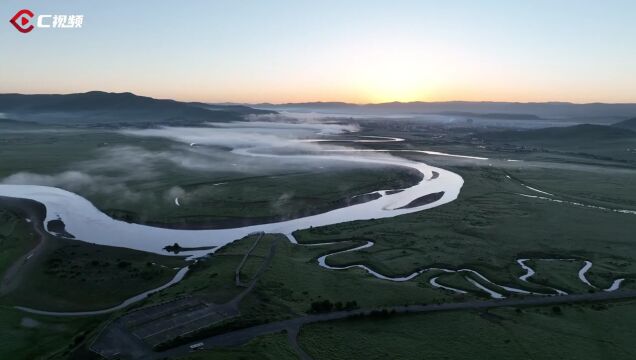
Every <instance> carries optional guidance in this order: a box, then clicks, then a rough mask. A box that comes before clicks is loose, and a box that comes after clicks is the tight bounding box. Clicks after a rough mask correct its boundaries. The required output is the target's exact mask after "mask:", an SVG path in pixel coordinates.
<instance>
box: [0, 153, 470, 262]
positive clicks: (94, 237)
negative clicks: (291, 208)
mask: <svg viewBox="0 0 636 360" xmlns="http://www.w3.org/2000/svg"><path fill="white" fill-rule="evenodd" d="M379 151H381V152H386V151H387V150H379ZM235 153H237V154H240V155H244V156H265V157H281V158H301V159H303V160H305V161H321V160H331V161H334V160H335V161H343V162H350V163H365V164H376V165H378V166H400V167H406V168H411V169H413V170H416V171H418V172H419V173H421V174H422V180H421V181H420V182H419V183H417V184H416V185H414V186H411V187H409V188H406V189H403V190H402V191H400V192H390V191H387V190H392V189H380V190H378V191H377V193H378V194H379V195H380V197H379V198H377V199H375V200H372V201H368V202H365V203H361V204H354V205H350V206H347V207H343V208H339V209H335V210H331V211H328V212H325V213H321V214H317V215H312V216H307V217H302V218H297V219H293V220H287V221H280V222H274V223H269V224H260V225H252V226H245V227H238V228H231V229H210V230H182V229H166V228H159V227H153V226H147V225H140V224H133V223H128V222H125V221H120V220H115V219H113V218H111V217H109V216H108V215H106V214H104V213H103V212H101V211H100V210H99V209H97V208H96V207H95V206H94V205H93V204H92V203H91V202H90V201H88V200H87V199H85V198H83V197H82V196H80V195H77V194H75V193H72V192H69V191H66V190H63V189H59V188H55V187H49V186H37V185H0V196H8V197H15V198H24V199H31V200H35V201H37V202H40V203H42V204H44V206H46V210H47V213H46V220H45V225H46V223H48V222H49V221H51V220H58V219H59V220H62V221H63V222H64V224H65V226H66V231H67V232H68V233H70V234H71V235H73V236H74V237H75V239H78V240H82V241H86V242H90V243H96V244H100V245H108V246H118V247H125V248H130V249H135V250H143V251H149V252H153V253H157V254H167V252H166V251H165V250H163V248H164V247H165V246H166V245H171V244H174V243H178V244H179V245H180V246H181V247H187V248H196V247H210V246H214V247H217V249H218V248H219V247H221V246H223V245H225V244H228V243H230V242H232V241H234V240H237V239H240V238H243V237H245V236H247V235H249V234H251V233H254V232H266V233H282V234H286V235H289V234H291V233H293V232H294V231H296V230H302V229H307V228H310V227H318V226H325V225H333V224H338V223H343V222H349V221H356V220H369V219H379V218H387V217H393V216H398V215H403V214H408V213H414V212H417V211H422V210H425V209H430V208H433V207H436V206H439V205H442V204H446V203H448V202H450V201H453V200H455V199H456V198H457V196H458V195H459V191H460V189H461V187H462V185H463V179H462V178H461V177H460V176H459V175H457V174H455V173H452V172H450V171H447V170H444V169H439V168H435V167H431V166H429V165H427V164H424V163H421V162H415V161H410V160H407V159H403V158H398V157H391V156H382V157H377V158H376V157H373V156H371V157H367V156H361V155H351V156H347V155H343V154H335V153H330V154H329V155H272V154H262V153H253V152H250V151H249V150H245V149H243V150H240V151H235ZM369 155H372V154H369ZM441 155H444V154H441ZM436 193H443V195H442V196H441V197H439V198H438V199H437V200H435V201H431V202H429V203H424V204H419V203H418V204H417V206H413V207H408V208H404V206H407V205H408V204H410V203H411V202H412V201H414V200H416V199H418V198H420V197H423V196H426V195H429V194H436ZM45 228H46V227H45ZM211 251H213V250H198V251H191V252H185V253H187V254H188V255H192V256H202V255H205V254H207V253H210V252H211Z"/></svg>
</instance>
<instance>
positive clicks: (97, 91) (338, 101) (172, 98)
mask: <svg viewBox="0 0 636 360" xmlns="http://www.w3.org/2000/svg"><path fill="white" fill-rule="evenodd" d="M87 93H106V94H132V95H135V96H140V97H148V98H152V99H156V100H173V101H179V102H184V103H187V102H201V103H206V104H210V105H247V106H254V105H272V106H282V105H295V104H343V105H355V106H365V105H385V104H414V103H424V104H427V103H428V104H431V103H510V104H550V103H552V104H572V105H600V104H603V105H636V99H635V100H634V101H633V102H604V101H593V102H574V101H563V100H543V101H521V100H516V101H511V100H413V101H399V100H394V101H386V102H348V101H342V100H329V101H325V100H304V101H297V102H270V101H260V102H238V101H222V100H221V101H209V100H179V99H178V98H176V97H168V98H164V97H154V96H150V95H143V94H140V93H134V92H132V91H106V90H88V91H76V92H58V93H44V92H42V93H40V92H26V93H22V92H6V93H0V95H74V94H87Z"/></svg>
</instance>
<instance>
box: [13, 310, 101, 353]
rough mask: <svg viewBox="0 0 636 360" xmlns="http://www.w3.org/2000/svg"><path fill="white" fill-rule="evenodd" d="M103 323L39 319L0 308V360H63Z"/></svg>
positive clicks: (96, 318)
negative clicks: (51, 359)
mask: <svg viewBox="0 0 636 360" xmlns="http://www.w3.org/2000/svg"><path fill="white" fill-rule="evenodd" d="M104 320H105V318H104V317H85V318H63V317H50V316H39V315H32V314H25V313H24V312H22V311H19V310H16V309H12V308H9V307H6V306H0V334H2V336H0V358H2V359H15V360H22V359H24V360H32V359H49V358H58V359H66V358H67V357H68V355H69V353H70V351H71V349H73V348H75V347H76V346H78V345H80V344H81V343H82V342H83V341H84V340H85V339H86V338H87V337H89V336H91V334H92V333H94V331H95V330H96V329H97V328H98V326H99V324H100V323H101V322H102V321H104Z"/></svg>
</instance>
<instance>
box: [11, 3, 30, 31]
mask: <svg viewBox="0 0 636 360" xmlns="http://www.w3.org/2000/svg"><path fill="white" fill-rule="evenodd" d="M34 16H35V14H33V12H32V11H31V10H27V9H22V10H20V11H18V12H17V13H16V14H15V15H13V17H12V18H11V20H9V22H11V24H13V26H15V28H16V29H18V31H19V32H21V33H28V32H29V31H31V30H33V25H29V22H30V21H31V19H32V18H33V17H34ZM27 25H28V26H27Z"/></svg>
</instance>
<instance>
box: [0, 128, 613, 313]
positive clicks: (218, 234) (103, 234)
mask: <svg viewBox="0 0 636 360" xmlns="http://www.w3.org/2000/svg"><path fill="white" fill-rule="evenodd" d="M318 141H323V140H313V139H310V140H307V142H318ZM331 141H333V140H331ZM341 141H343V142H344V141H349V142H397V141H403V139H399V138H383V137H367V138H366V139H361V140H341ZM190 145H191V146H193V144H190ZM327 151H328V152H329V153H328V155H276V154H268V153H257V152H255V151H254V149H250V148H242V149H235V150H233V152H234V153H235V154H238V155H243V156H252V157H254V156H256V157H269V158H294V159H303V160H306V161H319V160H330V161H342V162H352V163H364V164H375V165H378V166H400V167H406V168H410V169H413V170H416V171H417V172H419V173H420V174H421V175H422V180H421V181H420V182H419V183H417V184H416V185H414V186H411V187H409V188H405V189H399V191H397V190H398V189H395V190H378V191H376V192H375V193H377V194H378V195H379V197H378V198H377V199H374V200H371V201H368V202H365V203H361V204H354V205H350V206H346V207H343V208H339V209H335V210H331V211H328V212H325V213H322V214H317V215H312V216H307V217H302V218H297V219H292V220H287V221H281V222H275V223H269V224H260V225H252V226H245V227H238V228H232V229H211V230H178V229H166V228H158V227H152V226H147V225H140V224H134V223H127V222H124V221H120V220H115V219H112V218H110V217H109V216H107V215H106V214H104V213H103V212H101V211H100V210H99V209H97V208H96V207H95V206H94V205H93V204H92V203H90V202H89V201H88V200H86V199H85V198H83V197H81V196H80V195H77V194H74V193H72V192H69V191H66V190H63V189H59V188H55V187H48V186H37V185H0V196H7V197H14V198H24V199H31V200H35V201H37V202H40V203H42V204H43V205H44V206H45V207H46V210H47V213H46V219H45V221H44V223H45V225H46V224H47V223H48V222H49V221H52V220H62V221H63V222H64V224H65V230H66V232H67V233H69V234H71V235H73V237H74V238H75V239H78V240H82V241H88V242H91V243H96V244H100V245H108V246H119V247H125V248H130V249H135V250H142V251H148V252H153V253H157V254H163V255H166V253H165V251H164V250H163V248H164V247H165V246H166V245H171V244H173V243H175V242H178V243H179V245H180V246H182V247H184V248H201V247H212V246H213V247H215V248H214V250H197V251H190V252H184V253H187V254H188V255H190V258H191V259H194V258H196V257H199V256H203V255H206V254H208V253H210V252H213V251H216V250H218V249H219V248H221V247H222V246H224V245H226V244H228V243H230V242H232V241H235V240H237V239H241V238H243V237H245V236H247V235H249V234H252V233H255V232H265V233H282V234H285V235H287V237H288V238H289V240H290V242H292V243H297V241H296V240H295V238H294V237H293V235H292V233H293V232H295V231H297V230H303V229H308V228H310V227H321V226H327V225H333V224H338V223H343V222H351V221H357V220H369V219H378V218H387V217H394V216H398V215H403V214H408V213H414V212H418V211H422V210H426V209H430V208H433V207H436V206H440V205H442V204H446V203H448V202H451V201H453V200H455V199H456V198H457V196H458V195H459V192H460V189H461V187H462V185H463V179H462V178H461V177H460V176H459V175H457V174H455V173H453V172H450V171H447V170H444V169H440V168H436V167H432V166H429V165H427V164H424V163H421V162H415V161H411V160H407V159H403V158H397V157H381V158H376V157H365V156H360V154H358V155H352V156H347V155H340V154H336V153H338V152H340V153H344V152H356V153H388V152H415V153H424V154H429V155H438V156H451V157H460V158H467V159H474V160H487V159H486V158H482V157H475V156H465V155H455V154H446V153H441V152H435V151H426V150H385V149H379V150H372V149H339V150H327ZM221 184H223V183H219V184H217V185H221ZM526 187H527V186H526ZM528 188H529V189H531V190H534V191H536V192H540V193H544V192H542V191H540V190H537V189H533V188H530V187H528ZM435 194H441V195H440V196H439V197H438V198H436V199H435V200H433V201H430V202H428V203H425V204H421V205H420V204H417V205H416V206H413V204H415V203H416V200H418V199H421V198H424V197H426V196H430V195H435ZM544 194H548V193H544ZM520 195H522V194H520ZM524 196H527V195H524ZM539 198H542V197H539ZM550 200H553V199H550ZM174 203H175V205H176V206H180V205H181V204H180V202H179V199H178V198H175V199H174ZM45 228H46V226H45ZM53 235H56V236H59V234H53ZM325 244H326V243H325ZM325 244H313V245H325ZM373 245H374V243H373V242H371V241H368V242H367V243H365V244H363V245H360V246H357V247H354V248H351V249H348V250H342V251H336V252H334V253H331V254H328V255H324V256H322V257H320V258H318V264H319V265H320V266H321V267H323V268H326V269H330V270H346V269H350V268H360V269H363V270H365V271H366V272H367V273H369V274H370V275H372V276H374V277H376V278H379V279H383V280H388V281H409V280H411V279H413V278H415V277H417V276H419V275H421V274H423V273H425V272H429V271H439V272H442V273H443V274H447V273H465V274H466V275H465V276H464V278H465V279H466V280H467V281H468V282H469V283H470V284H472V285H473V286H474V287H475V288H477V289H478V290H480V291H483V292H485V293H487V294H488V295H489V296H490V297H492V298H495V299H501V298H505V295H504V294H502V293H500V292H498V291H495V290H493V289H491V288H488V287H486V286H485V285H484V283H486V284H489V285H490V286H491V287H496V288H499V289H502V290H504V291H505V292H507V293H517V294H532V295H554V294H544V293H536V292H532V291H528V290H524V289H519V288H514V287H509V286H505V285H499V284H496V283H494V282H492V281H490V280H489V279H487V278H486V277H485V276H483V275H482V274H480V273H479V272H477V271H475V270H472V269H465V268H464V269H444V268H426V269H421V270H418V271H416V272H413V273H412V274H409V275H406V276H401V277H390V276H386V275H383V274H381V273H379V272H377V271H374V270H372V269H370V268H368V267H366V266H364V265H361V264H354V265H348V266H344V267H334V266H330V265H328V264H327V258H328V257H329V256H333V255H337V254H341V253H346V252H354V251H359V250H363V249H366V248H369V247H371V246H373ZM528 260H529V259H518V260H517V263H518V264H519V265H520V266H521V268H522V269H523V270H525V271H526V273H525V274H524V275H522V276H521V277H519V279H520V280H521V281H523V282H528V279H529V278H530V277H531V276H532V275H533V274H534V273H535V272H534V270H533V269H532V268H531V267H529V266H528V265H527V264H526V263H525V262H526V261H528ZM591 266H592V263H591V262H589V261H586V263H585V265H584V267H583V268H582V269H581V271H579V278H580V279H581V281H583V282H584V283H585V284H587V285H589V286H591V287H593V288H594V286H593V285H592V284H591V283H590V282H589V281H588V280H587V278H586V277H585V273H586V272H587V271H588V270H589V268H590V267H591ZM186 272H187V267H186V268H183V269H181V270H179V272H178V273H177V274H176V276H175V277H174V278H173V279H172V280H171V281H170V282H168V283H166V284H164V285H162V286H161V287H159V288H156V289H152V290H149V291H146V292H144V293H141V294H139V295H136V296H134V297H131V298H129V299H127V300H125V301H124V302H122V303H121V304H119V305H117V306H115V307H112V308H109V309H104V310H98V311H86V312H48V311H41V310H35V309H29V308H25V307H18V308H19V309H21V310H24V311H29V312H32V313H36V314H47V315H61V316H82V315H99V314H104V313H108V312H112V311H116V310H119V309H121V308H124V307H126V306H128V305H130V304H132V303H134V302H136V301H140V300H142V299H143V298H145V297H146V296H148V294H151V293H153V292H156V291H160V290H162V289H165V288H166V287H168V286H171V285H173V284H175V283H177V282H178V281H180V280H181V279H182V278H183V276H184V275H185V274H186ZM443 274H442V275H438V276H435V277H433V278H431V279H430V280H429V283H430V285H431V286H433V287H437V288H441V289H444V290H447V291H451V292H454V293H460V294H461V293H466V291H464V290H461V289H456V288H453V287H450V286H447V285H443V284H440V283H439V280H440V279H439V278H440V277H441V276H443ZM475 278H477V279H479V280H480V281H477V280H475ZM623 280H624V279H617V280H615V281H614V282H613V283H612V285H611V286H610V287H609V288H607V289H605V291H614V290H616V289H618V288H619V287H620V285H621V283H622V281H623ZM551 289H552V290H553V291H555V292H556V294H565V292H563V291H562V290H558V289H553V288H551Z"/></svg>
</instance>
